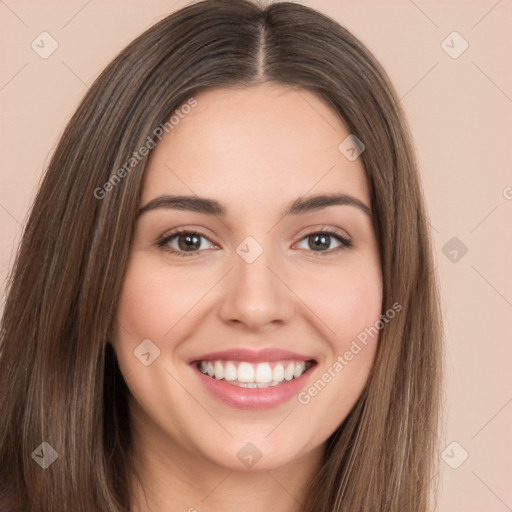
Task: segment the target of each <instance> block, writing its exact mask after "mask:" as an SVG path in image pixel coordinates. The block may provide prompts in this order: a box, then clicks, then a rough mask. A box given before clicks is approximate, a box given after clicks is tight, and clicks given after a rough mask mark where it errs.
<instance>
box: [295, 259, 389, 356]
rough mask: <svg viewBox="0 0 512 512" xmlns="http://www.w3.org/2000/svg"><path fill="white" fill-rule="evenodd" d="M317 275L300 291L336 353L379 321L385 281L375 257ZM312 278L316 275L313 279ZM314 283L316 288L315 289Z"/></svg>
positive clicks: (345, 348)
mask: <svg viewBox="0 0 512 512" xmlns="http://www.w3.org/2000/svg"><path fill="white" fill-rule="evenodd" d="M354 260H355V261H353V262H349V264H347V265H344V266H341V265H340V266H339V267H337V268H333V269H330V270H329V271H326V270H325V269H323V271H322V272H318V273H316V275H315V277H314V278H312V279H307V280H305V281H306V282H307V284H304V285H303V286H302V290H301V291H300V292H299V293H300V296H301V297H304V302H305V303H306V304H307V305H308V306H309V307H310V308H311V310H312V311H314V313H315V314H316V315H317V317H318V319H317V321H316V325H318V326H319V325H321V324H323V332H324V333H325V338H326V339H327V340H329V343H330V345H331V348H332V349H334V350H335V351H336V353H340V352H344V351H345V350H347V346H349V345H350V343H351V341H352V340H353V339H355V338H356V337H357V336H358V335H359V334H360V333H361V332H364V331H365V329H366V328H368V327H370V326H373V325H374V324H375V322H377V321H378V319H379V317H380V314H381V308H382V278H381V272H380V266H379V264H378V263H377V262H376V261H374V259H373V258H368V259H363V258H362V259H360V260H357V259H356V258H354ZM311 277H313V276H311ZM312 283H314V286H312Z"/></svg>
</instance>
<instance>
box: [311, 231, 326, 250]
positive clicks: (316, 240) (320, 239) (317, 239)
mask: <svg viewBox="0 0 512 512" xmlns="http://www.w3.org/2000/svg"><path fill="white" fill-rule="evenodd" d="M309 240H310V242H312V244H313V248H315V247H316V248H325V249H328V248H329V235H322V234H318V235H311V236H310V237H309Z"/></svg>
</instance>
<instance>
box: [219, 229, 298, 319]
mask: <svg viewBox="0 0 512 512" xmlns="http://www.w3.org/2000/svg"><path fill="white" fill-rule="evenodd" d="M278 256H279V255H278V254H277V252H276V251H274V250H273V249H272V247H271V243H270V240H269V239H268V238H267V239H265V240H262V242H261V243H260V242H259V241H258V240H256V238H254V237H252V236H248V237H246V238H245V239H244V240H243V241H242V242H241V243H240V244H239V245H238V246H237V247H236V253H234V254H233V265H234V269H233V272H231V273H230V274H231V285H230V286H229V287H228V288H227V291H226V295H225V296H224V300H223V305H222V308H221V314H222V316H223V319H224V320H225V321H230V322H239V323H243V324H246V325H247V326H250V327H257V326H262V325H264V324H268V323H272V322H274V323H275V322H276V321H285V320H287V318H288V317H289V315H290V314H291V304H290V301H291V297H290V294H289V293H287V289H286V286H285V285H284V284H283V283H282V282H281V280H280V279H279V278H278V277H277V276H276V274H279V268H280V264H279V261H278Z"/></svg>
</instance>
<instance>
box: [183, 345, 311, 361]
mask: <svg viewBox="0 0 512 512" xmlns="http://www.w3.org/2000/svg"><path fill="white" fill-rule="evenodd" d="M289 359H291V360H293V361H314V358H312V357H310V356H306V355H303V354H299V353H297V352H291V351H289V350H284V349H280V348H265V349H262V350H250V349H247V348H241V347H240V348H234V349H230V350H221V351H219V352H209V353H208V354H201V355H199V356H196V357H192V358H190V359H189V360H188V364H191V363H194V362H197V361H219V360H220V361H247V362H248V363H263V362H275V361H285V360H289Z"/></svg>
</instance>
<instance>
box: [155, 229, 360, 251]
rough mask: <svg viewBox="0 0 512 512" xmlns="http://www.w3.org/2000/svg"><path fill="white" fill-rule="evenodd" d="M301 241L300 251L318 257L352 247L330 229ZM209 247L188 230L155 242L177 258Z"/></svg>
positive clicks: (176, 232) (346, 240)
mask: <svg viewBox="0 0 512 512" xmlns="http://www.w3.org/2000/svg"><path fill="white" fill-rule="evenodd" d="M333 239H334V241H335V242H337V244H338V245H337V246H336V247H334V248H332V247H331V244H332V242H333ZM203 240H207V241H209V242H210V244H208V243H206V244H204V243H203ZM303 241H305V243H306V245H307V246H306V247H299V248H300V249H306V250H311V251H312V252H316V253H317V254H318V255H319V256H324V255H327V254H331V253H333V252H337V251H338V250H343V249H347V248H349V247H352V242H351V241H350V240H349V239H348V238H347V237H346V236H344V235H342V234H341V233H339V232H338V231H336V230H332V229H322V230H321V231H314V232H312V233H309V234H308V235H306V236H305V237H303V238H302V239H301V242H300V243H304V242H303ZM209 245H211V246H213V248H217V246H216V245H215V244H213V242H211V241H210V239H209V238H208V237H207V236H206V235H203V234H202V233H200V232H198V231H194V230H190V229H180V230H176V231H174V232H172V233H170V234H168V235H166V236H164V237H163V238H162V239H161V240H159V241H158V242H157V246H158V247H160V248H161V249H162V250H164V251H167V252H170V253H172V254H176V255H177V256H197V255H199V253H200V252H201V251H203V250H206V249H211V248H212V247H208V246H209Z"/></svg>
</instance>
